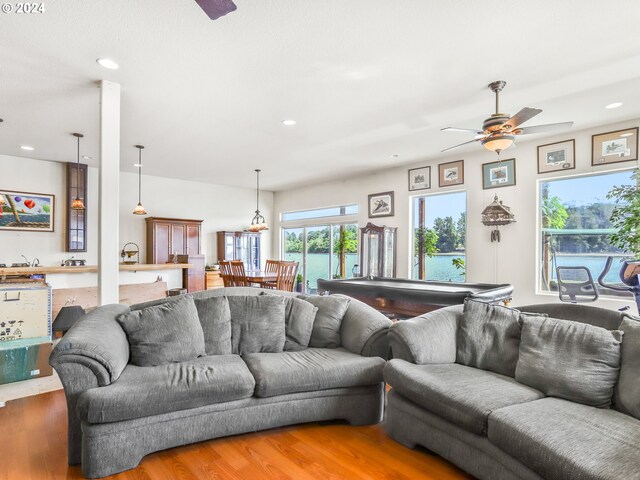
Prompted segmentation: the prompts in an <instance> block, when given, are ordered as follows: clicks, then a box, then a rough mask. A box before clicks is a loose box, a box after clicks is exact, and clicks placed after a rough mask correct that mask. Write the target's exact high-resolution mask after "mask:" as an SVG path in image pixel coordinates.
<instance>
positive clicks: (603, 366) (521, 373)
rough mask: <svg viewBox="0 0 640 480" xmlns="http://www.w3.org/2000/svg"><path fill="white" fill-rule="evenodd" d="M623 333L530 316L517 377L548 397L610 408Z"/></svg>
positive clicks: (524, 329)
mask: <svg viewBox="0 0 640 480" xmlns="http://www.w3.org/2000/svg"><path fill="white" fill-rule="evenodd" d="M621 340H622V332H620V331H610V330H605V329H604V328H600V327H594V326H592V325H588V324H586V323H578V322H572V321H570V320H560V319H557V318H548V317H538V316H533V315H529V316H526V317H524V319H523V327H522V339H521V341H520V358H519V360H518V365H517V368H516V380H518V381H519V382H520V383H523V384H525V385H529V386H530V387H533V388H536V389H538V390H540V391H541V392H544V393H545V394H546V395H548V396H552V397H559V398H564V399H567V400H571V401H574V402H579V403H584V404H585V405H593V406H595V407H602V408H606V407H609V406H610V405H611V396H612V395H613V388H614V386H615V384H616V381H617V379H618V372H619V370H620V342H621Z"/></svg>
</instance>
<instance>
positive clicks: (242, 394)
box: [78, 355, 255, 423]
mask: <svg viewBox="0 0 640 480" xmlns="http://www.w3.org/2000/svg"><path fill="white" fill-rule="evenodd" d="M254 388H255V382H254V380H253V376H251V373H250V372H249V370H248V369H247V366H246V365H245V363H244V362H243V361H242V359H241V358H240V357H239V356H238V355H215V356H206V357H200V358H198V359H196V360H191V361H185V362H180V363H170V364H168V365H160V366H156V367H138V366H135V365H128V366H127V367H126V368H125V369H124V370H123V372H122V374H121V375H120V378H118V380H116V381H115V382H113V383H112V384H111V385H109V386H106V387H101V388H92V389H89V390H86V391H85V392H84V393H82V395H80V398H79V400H78V416H79V417H80V419H81V420H83V421H85V422H88V423H108V422H118V421H122V420H129V419H133V418H142V417H147V416H150V415H158V414H161V413H166V412H172V411H176V410H186V409H189V408H196V407H201V406H203V405H210V404H214V403H223V402H230V401H233V400H240V399H242V398H247V397H251V396H252V395H253V390H254Z"/></svg>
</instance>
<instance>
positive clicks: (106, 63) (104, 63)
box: [96, 58, 120, 70]
mask: <svg viewBox="0 0 640 480" xmlns="http://www.w3.org/2000/svg"><path fill="white" fill-rule="evenodd" d="M96 62H98V65H100V66H101V67H104V68H108V69H109V70H117V69H118V68H120V66H119V65H118V64H117V63H116V62H114V61H113V60H111V59H110V58H98V59H97V60H96Z"/></svg>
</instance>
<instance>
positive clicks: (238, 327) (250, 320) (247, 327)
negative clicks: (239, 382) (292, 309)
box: [227, 295, 285, 355]
mask: <svg viewBox="0 0 640 480" xmlns="http://www.w3.org/2000/svg"><path fill="white" fill-rule="evenodd" d="M227 300H228V302H229V310H230V311H231V349H232V352H233V353H236V354H239V355H243V354H245V353H260V352H270V353H274V352H282V348H283V347H284V339H285V324H284V299H283V298H282V297H280V296H278V295H256V296H248V295H247V296H244V295H243V296H237V297H227Z"/></svg>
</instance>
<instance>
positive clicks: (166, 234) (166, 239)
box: [145, 217, 202, 263]
mask: <svg viewBox="0 0 640 480" xmlns="http://www.w3.org/2000/svg"><path fill="white" fill-rule="evenodd" d="M145 220H146V221H147V263H167V262H169V261H170V260H171V255H173V254H176V255H200V245H201V240H200V230H201V227H202V220H186V219H181V218H160V217H149V218H146V219H145Z"/></svg>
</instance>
